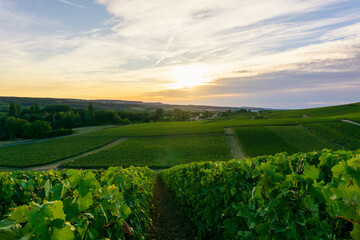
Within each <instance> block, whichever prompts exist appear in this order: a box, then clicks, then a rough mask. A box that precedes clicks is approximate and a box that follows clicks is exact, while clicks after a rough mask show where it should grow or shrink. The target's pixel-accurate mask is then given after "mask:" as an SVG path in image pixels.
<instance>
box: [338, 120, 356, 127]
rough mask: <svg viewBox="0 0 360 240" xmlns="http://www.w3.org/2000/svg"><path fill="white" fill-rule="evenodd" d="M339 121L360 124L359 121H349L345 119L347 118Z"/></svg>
mask: <svg viewBox="0 0 360 240" xmlns="http://www.w3.org/2000/svg"><path fill="white" fill-rule="evenodd" d="M341 121H343V122H347V123H351V124H354V125H358V126H360V123H357V122H353V121H350V120H347V119H342V120H341Z"/></svg>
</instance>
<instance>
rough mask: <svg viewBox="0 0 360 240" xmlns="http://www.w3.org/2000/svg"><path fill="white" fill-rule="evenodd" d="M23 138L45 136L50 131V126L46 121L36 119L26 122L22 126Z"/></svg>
mask: <svg viewBox="0 0 360 240" xmlns="http://www.w3.org/2000/svg"><path fill="white" fill-rule="evenodd" d="M23 129H24V132H23V137H24V138H47V137H48V136H49V133H50V131H51V126H50V124H49V123H48V122H45V121H40V120H37V121H35V122H33V123H27V124H25V125H24V127H23Z"/></svg>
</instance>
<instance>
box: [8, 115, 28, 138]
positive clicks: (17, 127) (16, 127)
mask: <svg viewBox="0 0 360 240" xmlns="http://www.w3.org/2000/svg"><path fill="white" fill-rule="evenodd" d="M26 124H28V121H26V120H24V119H20V118H15V117H9V118H7V119H6V121H5V123H4V129H5V131H6V133H7V137H8V138H10V139H11V138H20V137H21V136H22V135H23V131H24V130H23V128H24V126H25V125H26Z"/></svg>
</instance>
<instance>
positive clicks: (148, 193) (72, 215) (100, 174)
mask: <svg viewBox="0 0 360 240" xmlns="http://www.w3.org/2000/svg"><path fill="white" fill-rule="evenodd" d="M154 180H155V172H153V171H151V170H150V169H148V168H128V169H122V168H109V169H108V170H106V171H103V170H102V171H80V170H62V171H49V172H22V171H16V172H4V173H1V174H0V186H1V188H0V189H1V191H0V211H1V216H3V217H2V220H1V221H0V239H4V240H5V239H7V240H11V239H14V240H15V239H59V240H60V239H62V240H72V239H125V236H126V235H131V236H132V237H133V238H134V239H145V236H146V234H147V229H148V227H149V224H150V218H149V210H150V207H151V200H152V188H153V185H154ZM4 216H7V217H5V218H4Z"/></svg>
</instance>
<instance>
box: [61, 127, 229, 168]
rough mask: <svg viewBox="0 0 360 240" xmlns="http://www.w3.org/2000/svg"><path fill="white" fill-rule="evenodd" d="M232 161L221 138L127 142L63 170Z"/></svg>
mask: <svg viewBox="0 0 360 240" xmlns="http://www.w3.org/2000/svg"><path fill="white" fill-rule="evenodd" d="M229 159H231V155H230V151H229V147H228V145H227V143H226V140H225V137H224V135H222V134H216V135H203V136H201V135H198V136H168V137H139V138H130V139H128V140H126V141H125V142H122V143H120V144H118V145H116V146H114V147H112V148H110V149H107V150H104V151H101V152H98V153H95V154H92V155H89V156H87V157H85V158H80V159H78V160H75V161H74V162H70V163H67V164H66V165H64V167H77V168H80V167H84V168H99V167H108V166H124V167H127V166H150V167H154V168H166V167H171V166H174V165H177V164H184V163H190V162H201V161H211V160H216V161H217V160H229Z"/></svg>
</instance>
